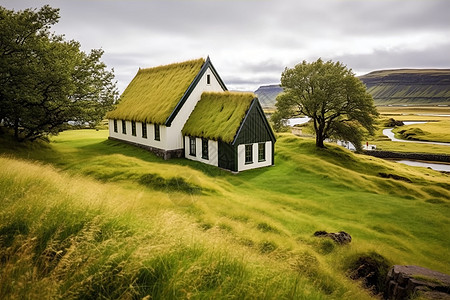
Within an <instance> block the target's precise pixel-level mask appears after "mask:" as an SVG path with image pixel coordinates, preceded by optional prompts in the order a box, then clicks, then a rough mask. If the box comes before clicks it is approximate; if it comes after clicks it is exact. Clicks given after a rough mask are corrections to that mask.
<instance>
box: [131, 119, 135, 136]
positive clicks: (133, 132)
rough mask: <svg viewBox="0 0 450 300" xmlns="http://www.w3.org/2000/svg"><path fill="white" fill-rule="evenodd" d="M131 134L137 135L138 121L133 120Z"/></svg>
mask: <svg viewBox="0 0 450 300" xmlns="http://www.w3.org/2000/svg"><path fill="white" fill-rule="evenodd" d="M131 135H132V136H136V122H135V121H131Z"/></svg>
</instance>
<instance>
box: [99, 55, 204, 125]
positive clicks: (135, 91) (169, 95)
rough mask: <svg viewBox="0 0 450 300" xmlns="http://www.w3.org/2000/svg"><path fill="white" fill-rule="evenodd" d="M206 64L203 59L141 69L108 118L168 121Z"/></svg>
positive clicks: (162, 122) (149, 121) (154, 122)
mask: <svg viewBox="0 0 450 300" xmlns="http://www.w3.org/2000/svg"><path fill="white" fill-rule="evenodd" d="M204 63H205V60H204V59H203V58H200V59H196V60H190V61H186V62H181V63H175V64H170V65H165V66H159V67H154V68H148V69H139V71H138V73H137V74H136V76H135V77H134V78H133V80H132V81H131V82H130V84H129V85H128V87H127V88H126V89H125V91H124V92H123V94H122V96H121V99H120V102H119V104H118V105H117V108H116V109H115V110H113V111H111V112H109V113H108V114H107V118H109V119H122V120H131V121H138V122H146V123H153V124H161V125H162V124H164V123H165V121H166V120H167V119H168V117H169V116H170V114H171V113H172V112H173V111H174V109H175V107H176V106H177V104H178V102H179V101H180V100H181V98H182V97H183V95H184V93H185V92H186V90H187V89H188V88H189V85H190V84H191V83H192V81H193V80H194V79H195V77H196V75H197V74H198V73H199V72H200V70H201V68H202V66H203V64H204Z"/></svg>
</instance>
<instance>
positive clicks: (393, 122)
mask: <svg viewBox="0 0 450 300" xmlns="http://www.w3.org/2000/svg"><path fill="white" fill-rule="evenodd" d="M403 125H405V124H404V123H403V122H402V121H397V120H394V119H393V118H390V119H389V120H387V121H386V122H385V123H384V126H385V127H396V126H403Z"/></svg>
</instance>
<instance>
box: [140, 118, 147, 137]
mask: <svg viewBox="0 0 450 300" xmlns="http://www.w3.org/2000/svg"><path fill="white" fill-rule="evenodd" d="M141 124H142V138H143V139H146V138H147V123H145V122H143V123H141Z"/></svg>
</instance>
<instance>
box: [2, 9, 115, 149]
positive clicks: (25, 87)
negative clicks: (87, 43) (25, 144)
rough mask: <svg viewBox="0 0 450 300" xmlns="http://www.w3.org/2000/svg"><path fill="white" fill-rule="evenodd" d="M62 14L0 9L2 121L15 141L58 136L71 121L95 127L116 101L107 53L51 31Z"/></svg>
mask: <svg viewBox="0 0 450 300" xmlns="http://www.w3.org/2000/svg"><path fill="white" fill-rule="evenodd" d="M58 20H59V10H58V9H55V8H51V7H50V6H48V5H46V6H43V7H42V8H41V9H39V10H33V9H26V10H23V11H18V12H15V11H12V10H8V9H6V8H4V7H1V6H0V32H2V34H1V35H0V122H1V124H2V125H3V126H6V127H11V128H13V129H14V134H15V137H16V138H17V139H28V140H34V139H36V138H40V137H44V136H47V135H48V134H57V133H58V132H59V131H61V130H62V129H63V128H64V127H65V126H67V123H68V122H69V121H73V122H76V123H79V124H89V125H91V126H95V125H96V124H98V123H99V122H100V121H101V120H102V118H103V117H104V115H105V113H106V111H107V110H109V109H111V107H112V106H113V104H114V103H115V101H116V100H117V97H118V91H117V88H116V83H115V82H114V72H113V70H107V67H106V65H105V64H104V63H103V62H102V61H101V60H100V59H101V57H102V55H103V50H101V49H94V50H91V51H90V52H89V53H85V52H83V51H81V50H80V44H79V43H78V42H77V41H73V40H70V41H67V40H65V39H64V37H63V36H61V35H56V34H54V33H51V32H50V28H51V26H52V25H54V24H56V23H57V22H58Z"/></svg>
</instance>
